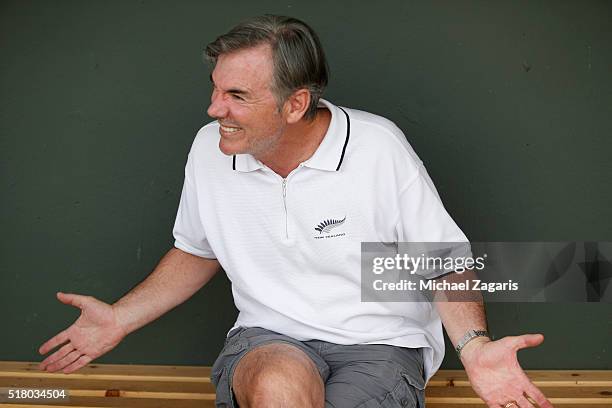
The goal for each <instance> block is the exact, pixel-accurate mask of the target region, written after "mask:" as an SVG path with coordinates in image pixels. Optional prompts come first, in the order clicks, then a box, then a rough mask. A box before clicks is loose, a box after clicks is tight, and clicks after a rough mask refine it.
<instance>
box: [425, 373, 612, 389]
mask: <svg viewBox="0 0 612 408" xmlns="http://www.w3.org/2000/svg"><path fill="white" fill-rule="evenodd" d="M525 373H526V374H527V376H528V377H529V379H530V380H531V381H532V382H533V383H534V384H535V385H536V386H537V387H560V386H564V387H574V386H581V387H584V386H587V387H591V386H593V387H612V371H610V370H525ZM427 386H428V387H431V386H433V387H444V386H451V387H469V386H470V383H469V381H468V378H467V374H466V373H465V371H463V370H440V371H438V372H437V373H436V374H434V376H433V377H432V378H431V379H430V380H429V382H428V383H427Z"/></svg>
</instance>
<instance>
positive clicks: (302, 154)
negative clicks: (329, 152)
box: [257, 108, 331, 178]
mask: <svg viewBox="0 0 612 408" xmlns="http://www.w3.org/2000/svg"><path fill="white" fill-rule="evenodd" d="M330 122H331V112H330V111H329V110H328V109H327V108H319V109H317V115H316V117H315V119H314V120H312V121H305V120H303V121H300V122H298V123H296V124H295V125H291V126H288V127H287V129H286V130H285V133H284V135H283V136H282V138H281V140H280V142H279V143H278V145H276V147H275V148H274V149H273V151H272V152H270V153H268V154H266V155H265V156H262V157H257V159H258V160H259V161H261V162H262V163H263V164H265V165H266V166H267V167H269V168H270V169H271V170H272V171H274V172H275V173H277V174H278V175H280V176H281V177H282V178H286V177H287V175H289V173H291V172H292V171H293V170H294V169H295V168H296V167H297V166H299V165H300V163H302V162H304V161H306V160H308V159H309V158H310V157H311V156H312V155H313V154H314V152H315V151H316V150H317V148H318V147H319V145H320V144H321V142H322V141H323V138H324V137H325V134H326V133H327V129H328V128H329V124H330Z"/></svg>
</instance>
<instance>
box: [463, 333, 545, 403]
mask: <svg viewBox="0 0 612 408" xmlns="http://www.w3.org/2000/svg"><path fill="white" fill-rule="evenodd" d="M543 341H544V336H543V335H541V334H524V335H522V336H508V337H504V338H502V339H499V340H495V341H491V340H488V339H486V338H476V339H474V340H472V341H470V342H469V343H468V344H467V345H466V346H465V348H464V349H463V350H462V351H461V362H462V363H463V366H464V367H465V371H466V373H467V375H468V378H469V380H470V384H471V385H472V388H474V391H476V393H477V394H478V395H479V396H480V398H482V399H483V400H484V402H486V403H487V405H488V406H489V407H491V408H499V407H508V408H517V407H519V408H532V407H537V406H539V407H540V408H552V407H553V406H552V404H551V403H550V401H548V400H547V399H546V397H545V396H544V394H542V392H541V391H540V390H539V389H538V388H537V387H536V386H535V385H533V383H532V382H531V381H530V380H529V378H528V377H527V375H526V374H525V372H524V371H523V369H522V368H521V366H520V365H519V362H518V358H517V351H518V350H520V349H522V348H527V347H535V346H537V345H539V344H540V343H542V342H543ZM528 398H529V399H531V402H530V400H529V399H528ZM533 402H535V403H537V405H534V403H533ZM511 403H514V404H511Z"/></svg>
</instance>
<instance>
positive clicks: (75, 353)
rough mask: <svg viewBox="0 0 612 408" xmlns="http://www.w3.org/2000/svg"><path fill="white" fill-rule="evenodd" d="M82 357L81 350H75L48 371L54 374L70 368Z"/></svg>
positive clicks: (51, 365) (52, 365)
mask: <svg viewBox="0 0 612 408" xmlns="http://www.w3.org/2000/svg"><path fill="white" fill-rule="evenodd" d="M80 356H81V352H80V351H79V350H73V351H71V352H70V353H68V354H67V355H66V356H65V357H64V358H62V359H60V360H58V361H56V362H54V363H52V364H50V365H49V366H48V368H47V370H48V371H50V372H54V371H58V370H61V369H63V368H65V367H66V366H69V365H70V364H72V363H74V362H75V361H76V360H77V359H78V358H79V357H80Z"/></svg>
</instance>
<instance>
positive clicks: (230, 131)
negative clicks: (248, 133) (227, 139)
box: [220, 125, 240, 133]
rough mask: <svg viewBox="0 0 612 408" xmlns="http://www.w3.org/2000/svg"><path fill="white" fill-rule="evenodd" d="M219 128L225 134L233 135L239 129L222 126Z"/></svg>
mask: <svg viewBox="0 0 612 408" xmlns="http://www.w3.org/2000/svg"><path fill="white" fill-rule="evenodd" d="M220 126H221V130H222V131H224V132H227V133H233V132H237V131H239V130H240V128H237V127H227V126H223V125H220Z"/></svg>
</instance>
